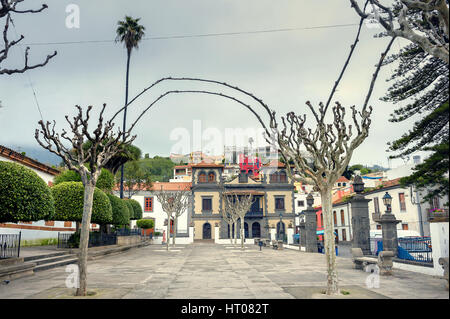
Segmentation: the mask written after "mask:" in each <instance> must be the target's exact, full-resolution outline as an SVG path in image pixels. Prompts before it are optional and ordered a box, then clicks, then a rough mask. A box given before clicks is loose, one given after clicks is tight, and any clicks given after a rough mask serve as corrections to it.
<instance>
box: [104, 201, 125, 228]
mask: <svg viewBox="0 0 450 319" xmlns="http://www.w3.org/2000/svg"><path fill="white" fill-rule="evenodd" d="M106 195H107V196H108V198H109V201H110V202H111V207H112V222H111V224H113V225H114V226H119V227H122V226H125V225H128V224H129V223H130V211H129V209H128V206H127V204H126V201H124V200H123V199H120V198H119V197H117V196H115V195H112V194H106Z"/></svg>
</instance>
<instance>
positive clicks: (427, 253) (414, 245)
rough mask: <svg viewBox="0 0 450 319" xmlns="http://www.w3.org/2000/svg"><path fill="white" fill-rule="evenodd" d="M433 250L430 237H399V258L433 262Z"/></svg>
mask: <svg viewBox="0 0 450 319" xmlns="http://www.w3.org/2000/svg"><path fill="white" fill-rule="evenodd" d="M432 252H433V250H432V247H431V238H430V237H411V238H407V237H405V238H399V239H398V258H399V259H406V260H411V261H418V262H425V263H432V262H433V255H432Z"/></svg>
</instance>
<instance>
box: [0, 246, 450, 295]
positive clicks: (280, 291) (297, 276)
mask: <svg viewBox="0 0 450 319" xmlns="http://www.w3.org/2000/svg"><path fill="white" fill-rule="evenodd" d="M337 265H338V277H339V281H340V286H341V287H342V289H344V290H347V291H349V292H350V295H349V296H348V297H347V298H382V299H383V298H396V299H397V298H398V299H404V298H420V299H428V298H429V299H448V298H449V294H448V291H447V290H445V282H444V280H443V279H442V278H437V277H432V276H427V275H423V274H418V273H413V272H408V271H403V270H394V275H393V276H391V277H380V287H379V288H372V289H368V288H367V287H366V278H367V276H368V275H369V274H368V273H365V272H363V271H361V270H355V269H353V268H352V261H351V259H350V258H341V257H337ZM65 270H66V267H65V266H63V267H59V268H54V269H50V270H46V271H42V272H39V273H36V274H34V275H33V276H30V277H24V278H19V279H16V280H12V281H11V282H10V283H9V284H1V283H0V299H2V298H19V299H24V298H45V299H47V298H67V297H68V296H69V290H68V289H67V288H65V281H66V278H67V276H68V275H69V273H66V272H65ZM325 285H326V263H325V256H324V255H323V254H316V253H305V252H299V251H294V250H289V249H285V250H273V249H271V248H263V249H262V251H259V247H257V246H255V245H248V246H246V250H245V251H241V250H240V249H236V248H233V247H232V245H214V244H211V243H195V244H193V245H184V246H181V245H177V247H176V248H172V251H169V252H167V251H165V247H164V246H162V245H150V246H147V247H143V248H136V249H132V250H130V251H127V252H124V253H121V254H116V255H112V256H106V257H103V258H101V259H98V260H94V261H90V262H89V263H88V290H93V291H95V292H97V295H96V296H95V298H108V299H109V298H133V299H141V298H158V299H161V298H171V299H209V298H214V299H254V298H257V299H294V298H301V299H303V298H320V293H319V294H318V292H320V290H321V289H322V288H324V287H325Z"/></svg>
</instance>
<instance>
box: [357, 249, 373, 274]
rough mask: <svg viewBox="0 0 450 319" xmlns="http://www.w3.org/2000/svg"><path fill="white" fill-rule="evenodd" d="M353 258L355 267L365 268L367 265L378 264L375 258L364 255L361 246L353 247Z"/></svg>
mask: <svg viewBox="0 0 450 319" xmlns="http://www.w3.org/2000/svg"><path fill="white" fill-rule="evenodd" d="M352 260H353V268H354V269H364V268H365V267H366V266H367V265H370V264H378V261H377V260H376V259H375V258H370V257H364V254H363V252H362V249H361V248H352Z"/></svg>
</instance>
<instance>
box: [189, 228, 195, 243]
mask: <svg viewBox="0 0 450 319" xmlns="http://www.w3.org/2000/svg"><path fill="white" fill-rule="evenodd" d="M189 242H190V243H191V244H192V243H193V242H194V226H189Z"/></svg>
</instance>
